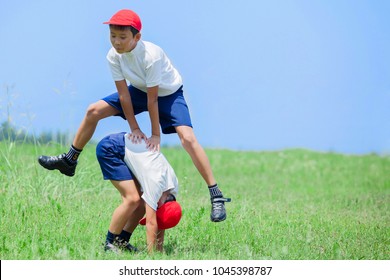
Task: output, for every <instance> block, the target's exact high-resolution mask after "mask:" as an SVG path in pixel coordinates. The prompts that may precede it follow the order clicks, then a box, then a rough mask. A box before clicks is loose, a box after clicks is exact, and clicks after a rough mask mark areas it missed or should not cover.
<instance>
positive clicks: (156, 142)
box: [146, 135, 160, 152]
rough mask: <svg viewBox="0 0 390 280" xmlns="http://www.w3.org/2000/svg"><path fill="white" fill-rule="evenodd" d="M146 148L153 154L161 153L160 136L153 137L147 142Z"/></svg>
mask: <svg viewBox="0 0 390 280" xmlns="http://www.w3.org/2000/svg"><path fill="white" fill-rule="evenodd" d="M146 148H148V149H149V150H150V151H152V152H160V136H157V135H152V136H151V137H150V138H149V139H147V140H146Z"/></svg>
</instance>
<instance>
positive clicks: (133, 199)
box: [123, 196, 141, 209]
mask: <svg viewBox="0 0 390 280" xmlns="http://www.w3.org/2000/svg"><path fill="white" fill-rule="evenodd" d="M123 203H125V204H126V205H127V206H129V207H130V206H131V207H135V209H137V208H138V207H139V205H140V203H141V198H140V197H139V196H128V197H125V199H124V201H123Z"/></svg>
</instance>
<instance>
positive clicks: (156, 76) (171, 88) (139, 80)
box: [107, 40, 183, 96]
mask: <svg viewBox="0 0 390 280" xmlns="http://www.w3.org/2000/svg"><path fill="white" fill-rule="evenodd" d="M107 60H108V64H109V66H110V69H111V74H112V77H113V79H114V81H122V80H127V81H128V82H130V84H131V85H132V86H134V87H136V88H138V89H140V90H142V91H143V92H147V88H148V87H154V86H159V89H158V96H167V95H170V94H172V93H174V92H176V91H177V90H178V89H179V88H180V87H181V86H182V84H183V82H182V78H181V76H180V74H179V72H178V71H177V70H176V69H175V67H173V65H172V63H171V61H170V60H169V58H168V57H167V56H166V54H165V53H164V51H163V50H162V49H161V48H160V47H159V46H157V45H155V44H153V43H150V42H146V41H142V40H139V41H138V42H137V46H136V47H135V48H134V49H133V50H132V51H131V52H127V53H123V54H120V53H118V52H117V51H116V50H115V48H113V47H112V48H111V49H110V50H109V52H108V54H107Z"/></svg>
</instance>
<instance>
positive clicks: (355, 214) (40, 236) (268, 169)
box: [0, 142, 390, 260]
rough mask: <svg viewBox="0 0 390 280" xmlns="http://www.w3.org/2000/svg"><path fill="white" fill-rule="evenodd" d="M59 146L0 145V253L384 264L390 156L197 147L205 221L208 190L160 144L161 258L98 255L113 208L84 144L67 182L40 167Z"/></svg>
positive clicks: (389, 224) (114, 198) (140, 238)
mask: <svg viewBox="0 0 390 280" xmlns="http://www.w3.org/2000/svg"><path fill="white" fill-rule="evenodd" d="M65 150H67V147H62V146H59V145H52V146H38V145H29V144H15V143H10V142H0V211H1V221H0V231H1V235H0V236H1V237H0V238H1V240H0V258H1V259H2V260H9V259H15V260H24V259H27V260H30V259H44V260H48V259H50V260H51V259H70V260H84V259H89V260H96V259H140V260H145V259H158V260H160V259H161V260H165V259H183V260H187V259H194V260H210V259H240V260H247V259H268V260H275V259H276V260H328V259H332V260H334V259H347V260H355V259H368V260H379V259H382V260H383V259H386V260H388V259H389V256H390V216H389V213H390V211H389V210H390V206H389V205H390V158H389V157H384V156H378V155H365V156H347V155H340V154H333V153H317V152H311V151H306V150H286V151H277V152H237V151H229V150H207V153H208V155H209V158H210V161H211V163H212V166H213V169H214V173H215V175H216V177H217V179H218V182H219V184H220V187H221V189H222V190H223V192H224V194H225V196H227V197H231V198H232V202H231V203H228V204H227V205H226V207H227V211H228V218H227V220H226V221H224V222H222V223H211V222H210V220H209V215H210V202H209V194H208V191H207V188H206V186H205V185H204V183H203V181H202V179H201V177H200V175H199V174H198V173H197V171H196V170H195V167H194V166H193V165H192V162H191V160H190V158H189V157H188V155H187V154H186V153H185V151H184V150H183V149H182V148H177V149H176V148H164V149H163V152H164V154H165V155H166V157H167V158H168V160H169V161H170V163H171V165H172V166H173V167H174V169H175V171H176V174H177V176H178V178H179V181H180V193H179V197H178V200H179V201H180V203H181V205H182V207H183V218H182V220H181V222H180V224H179V225H178V226H177V227H175V228H173V229H170V230H168V231H167V233H166V242H165V252H164V253H162V254H161V253H157V254H155V255H153V256H150V255H148V254H147V253H146V252H145V251H146V250H145V247H146V246H145V243H146V237H145V228H144V227H141V226H140V227H138V228H137V229H136V231H135V232H134V235H133V237H132V240H131V241H132V244H134V245H135V246H137V247H138V248H139V249H141V252H140V253H138V254H135V255H132V254H128V253H124V254H121V255H113V254H106V253H104V252H103V250H102V243H103V241H104V239H105V234H106V232H107V229H108V225H109V222H110V219H111V214H112V212H113V210H114V209H115V208H116V206H117V205H118V204H119V202H120V197H119V194H118V193H117V191H116V190H115V189H114V188H113V187H112V186H111V184H110V183H109V182H108V181H104V180H103V179H102V175H101V173H100V168H99V166H98V163H97V160H96V157H95V147H94V146H93V145H89V146H87V147H86V148H85V151H83V154H82V156H81V158H80V163H79V166H78V168H77V173H76V176H75V177H73V178H69V177H65V176H63V175H61V174H60V173H59V172H58V171H47V170H44V169H43V168H41V167H40V166H39V165H38V163H37V160H36V159H37V157H38V155H40V154H53V155H55V154H59V153H61V152H63V151H65Z"/></svg>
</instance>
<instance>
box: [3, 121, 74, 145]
mask: <svg viewBox="0 0 390 280" xmlns="http://www.w3.org/2000/svg"><path fill="white" fill-rule="evenodd" d="M72 137H73V135H70V134H69V133H64V132H60V131H57V132H52V131H47V132H41V133H39V134H38V135H34V134H31V133H28V132H27V131H26V130H24V129H22V128H17V127H16V126H14V125H12V124H11V123H10V122H9V121H5V122H3V123H1V125H0V141H11V142H23V143H34V144H37V143H40V144H47V143H53V142H54V143H60V144H69V143H70V141H71V139H72Z"/></svg>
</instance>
